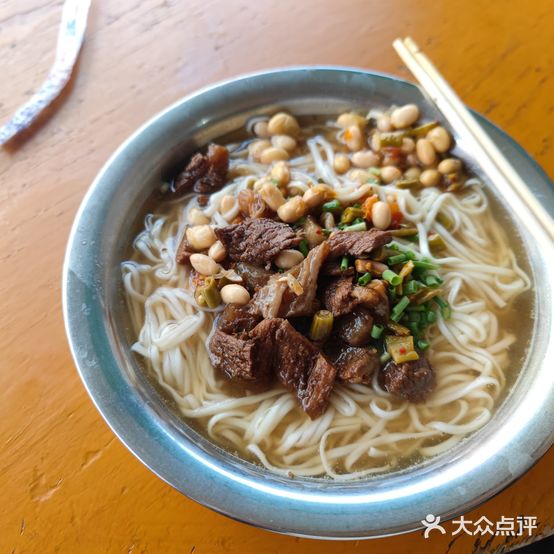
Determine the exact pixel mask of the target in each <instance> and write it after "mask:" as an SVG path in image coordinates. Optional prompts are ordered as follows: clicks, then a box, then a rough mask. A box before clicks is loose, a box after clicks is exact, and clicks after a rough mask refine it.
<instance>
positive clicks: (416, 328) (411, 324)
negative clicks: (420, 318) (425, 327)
mask: <svg viewBox="0 0 554 554" xmlns="http://www.w3.org/2000/svg"><path fill="white" fill-rule="evenodd" d="M405 325H406V327H407V328H408V329H409V330H410V331H411V332H412V335H413V336H414V337H416V338H417V337H419V335H420V332H419V325H418V324H417V323H416V322H415V321H409V322H406V323H405Z"/></svg>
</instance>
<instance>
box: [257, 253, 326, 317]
mask: <svg viewBox="0 0 554 554" xmlns="http://www.w3.org/2000/svg"><path fill="white" fill-rule="evenodd" d="M328 252H329V247H328V246H327V243H326V242H323V243H321V244H320V245H319V246H316V247H315V248H314V249H312V250H310V252H309V253H308V256H307V257H306V259H305V260H304V261H303V262H301V263H300V264H298V265H297V266H295V267H293V268H292V269H289V270H288V271H286V272H285V273H277V274H276V275H274V276H273V277H271V279H270V280H269V281H268V283H267V285H265V286H264V287H262V288H261V289H260V290H259V291H258V292H257V293H256V294H255V295H254V297H253V299H252V305H253V307H254V308H255V309H256V311H257V312H258V313H260V314H261V315H262V316H263V317H264V318H270V317H299V316H306V315H311V314H313V313H314V312H315V311H316V310H317V309H318V305H317V302H316V300H317V299H316V292H317V278H318V275H319V271H320V269H321V266H322V264H323V262H324V261H325V258H326V257H327V254H328ZM287 274H290V275H291V276H292V277H294V279H296V280H297V281H298V284H299V285H300V286H301V287H302V293H301V294H298V295H297V294H296V293H294V292H293V291H291V290H290V288H289V286H288V283H287Z"/></svg>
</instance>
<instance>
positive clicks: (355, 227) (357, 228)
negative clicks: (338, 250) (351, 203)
mask: <svg viewBox="0 0 554 554" xmlns="http://www.w3.org/2000/svg"><path fill="white" fill-rule="evenodd" d="M342 230H343V231H348V232H350V233H354V232H357V231H367V225H366V223H365V221H362V222H361V223H355V224H354V225H347V226H346V227H343V228H342Z"/></svg>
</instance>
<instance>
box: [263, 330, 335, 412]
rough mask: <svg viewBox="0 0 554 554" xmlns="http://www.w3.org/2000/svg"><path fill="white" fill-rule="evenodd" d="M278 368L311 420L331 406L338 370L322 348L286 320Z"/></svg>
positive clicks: (278, 345)
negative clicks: (330, 400)
mask: <svg viewBox="0 0 554 554" xmlns="http://www.w3.org/2000/svg"><path fill="white" fill-rule="evenodd" d="M275 345H276V350H275V358H274V364H275V370H276V372H277V377H278V379H279V380H280V381H281V383H282V384H283V385H284V386H285V387H286V388H287V389H289V390H290V391H292V392H294V393H295V394H296V396H297V397H298V400H299V401H300V404H301V405H302V408H303V409H304V411H305V412H306V413H307V414H308V416H310V418H311V419H315V418H317V417H319V416H320V415H321V414H322V413H323V412H324V411H325V410H326V408H327V405H328V404H329V398H330V396H331V391H332V390H333V385H334V383H335V376H336V369H335V367H334V366H333V365H332V364H331V363H330V362H329V360H328V359H327V358H326V357H325V356H324V355H323V354H322V353H321V352H320V350H319V349H318V348H317V346H315V345H314V344H313V343H312V342H310V341H309V340H308V339H307V338H306V337H304V336H303V335H301V334H300V333H298V331H296V330H295V329H294V327H293V326H292V325H291V324H290V323H289V322H288V321H287V320H283V321H282V323H281V324H280V326H279V328H278V329H277V332H276V334H275Z"/></svg>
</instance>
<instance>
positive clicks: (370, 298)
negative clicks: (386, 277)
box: [352, 279, 389, 323]
mask: <svg viewBox="0 0 554 554" xmlns="http://www.w3.org/2000/svg"><path fill="white" fill-rule="evenodd" d="M352 296H353V297H354V298H355V299H356V300H357V301H358V303H359V304H361V305H362V306H364V308H367V309H368V310H369V311H370V312H371V315H372V316H373V318H374V319H375V320H377V321H379V322H381V323H387V322H388V320H389V297H388V294H387V285H386V284H385V281H381V280H380V279H373V280H372V281H371V282H370V283H369V284H368V285H366V286H365V287H360V286H355V287H354V289H353V290H352Z"/></svg>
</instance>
